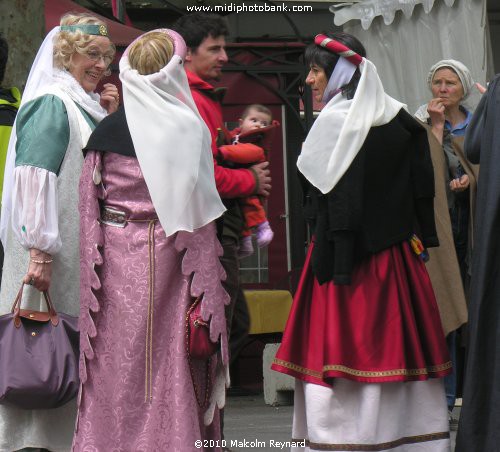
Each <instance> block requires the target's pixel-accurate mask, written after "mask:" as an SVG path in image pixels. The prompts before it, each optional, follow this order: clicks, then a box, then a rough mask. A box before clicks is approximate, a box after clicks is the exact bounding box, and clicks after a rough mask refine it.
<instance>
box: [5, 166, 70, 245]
mask: <svg viewBox="0 0 500 452" xmlns="http://www.w3.org/2000/svg"><path fill="white" fill-rule="evenodd" d="M12 228H13V230H14V235H15V236H16V238H17V239H18V240H19V242H20V243H21V245H22V246H23V247H24V248H25V249H27V250H28V249H30V248H36V249H39V250H41V251H44V252H46V253H49V254H56V253H57V252H58V251H59V250H60V249H61V245H62V244H61V238H60V236H59V225H58V202H57V176H56V175H55V174H54V173H53V172H51V171H48V170H46V169H44V168H37V167H35V166H28V165H21V166H17V167H16V168H15V170H14V187H13V190H12Z"/></svg>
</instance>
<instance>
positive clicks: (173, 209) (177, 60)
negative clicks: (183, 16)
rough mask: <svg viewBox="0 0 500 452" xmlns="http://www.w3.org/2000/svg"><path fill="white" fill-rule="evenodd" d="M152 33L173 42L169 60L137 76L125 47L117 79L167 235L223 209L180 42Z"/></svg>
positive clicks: (191, 227) (205, 220)
mask: <svg viewBox="0 0 500 452" xmlns="http://www.w3.org/2000/svg"><path fill="white" fill-rule="evenodd" d="M158 31H161V32H164V33H167V34H168V35H169V36H170V37H171V38H172V39H173V41H174V56H173V57H172V58H171V60H170V61H169V62H168V63H167V65H166V66H165V67H164V68H162V69H161V70H160V71H159V72H156V73H154V74H150V75H140V74H139V73H138V72H137V70H135V69H132V68H131V67H130V63H129V60H128V50H129V49H130V46H129V48H128V49H127V50H126V51H125V53H124V55H123V56H122V58H121V60H120V79H121V81H122V84H123V103H124V106H125V115H126V117H127V123H128V127H129V129H130V134H131V136H132V142H133V143H134V148H135V152H136V154H137V159H138V160H139V164H140V166H141V170H142V173H143V175H144V179H145V181H146V184H147V186H148V189H149V192H150V194H151V199H152V201H153V205H154V207H155V210H156V213H157V214H158V219H159V220H160V223H161V225H162V226H163V229H164V230H165V233H166V235H167V236H169V235H171V234H174V233H175V232H177V231H181V230H183V231H193V230H194V229H197V228H200V227H201V226H204V225H205V224H207V223H209V222H210V221H212V220H215V219H216V218H218V217H220V216H221V215H222V213H223V212H224V211H225V207H224V205H223V204H222V201H221V199H220V197H219V194H218V192H217V189H216V187H215V177H214V164H213V157H212V150H211V138H210V132H209V130H208V128H207V126H206V124H205V122H204V121H203V119H202V118H201V116H200V114H199V113H198V109H197V108H196V104H195V103H194V100H193V97H192V96H191V90H190V88H189V84H188V81H187V76H186V72H185V70H184V66H183V58H184V56H185V53H186V45H185V43H184V40H183V39H182V38H181V37H180V35H179V34H177V33H175V32H174V31H172V30H166V29H162V30H153V31H152V32H158ZM152 32H150V33H152ZM138 39H140V37H139V38H138ZM134 42H135V41H134Z"/></svg>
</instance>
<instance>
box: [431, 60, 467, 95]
mask: <svg viewBox="0 0 500 452" xmlns="http://www.w3.org/2000/svg"><path fill="white" fill-rule="evenodd" d="M444 68H452V69H453V70H454V71H455V72H456V74H457V75H458V78H459V79H460V82H461V83H462V88H463V90H464V97H463V99H467V97H468V96H469V94H470V92H471V89H472V87H473V86H474V79H473V78H472V75H471V73H470V71H469V69H467V66H465V64H463V63H461V62H460V61H457V60H441V61H438V62H437V63H436V64H434V65H433V66H432V67H431V68H430V69H429V74H428V75H427V86H428V87H429V89H430V90H432V79H433V78H434V74H435V73H436V72H437V71H439V69H444Z"/></svg>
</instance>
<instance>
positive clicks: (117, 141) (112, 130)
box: [84, 105, 136, 157]
mask: <svg viewBox="0 0 500 452" xmlns="http://www.w3.org/2000/svg"><path fill="white" fill-rule="evenodd" d="M84 151H103V152H114V153H116V154H120V155H125V156H128V157H136V154H135V149H134V143H133V142H132V136H131V135H130V131H129V129H128V125H127V118H126V116H125V108H123V105H122V106H120V108H118V110H117V111H115V112H114V113H112V114H110V115H109V116H106V117H105V118H104V119H103V120H102V121H101V122H100V123H99V125H98V126H97V127H96V128H95V129H94V131H93V132H92V135H90V138H89V141H88V143H87V146H86V147H85V149H84Z"/></svg>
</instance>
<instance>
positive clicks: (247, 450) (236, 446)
mask: <svg viewBox="0 0 500 452" xmlns="http://www.w3.org/2000/svg"><path fill="white" fill-rule="evenodd" d="M453 414H454V416H456V417H457V418H458V416H459V415H460V408H455V411H454V413H453ZM292 418H293V406H269V405H266V404H265V402H264V395H263V394H262V393H257V394H253V395H244V396H242V395H239V396H229V397H228V398H227V402H226V409H225V414H224V424H225V425H224V434H225V438H226V441H227V447H229V448H230V449H231V450H232V451H233V452H253V451H259V452H276V451H278V450H286V451H288V450H290V449H289V448H288V447H283V443H284V442H286V441H291V432H292ZM455 438H456V432H455V431H452V432H451V440H452V448H451V450H452V451H453V450H454V449H455Z"/></svg>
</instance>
